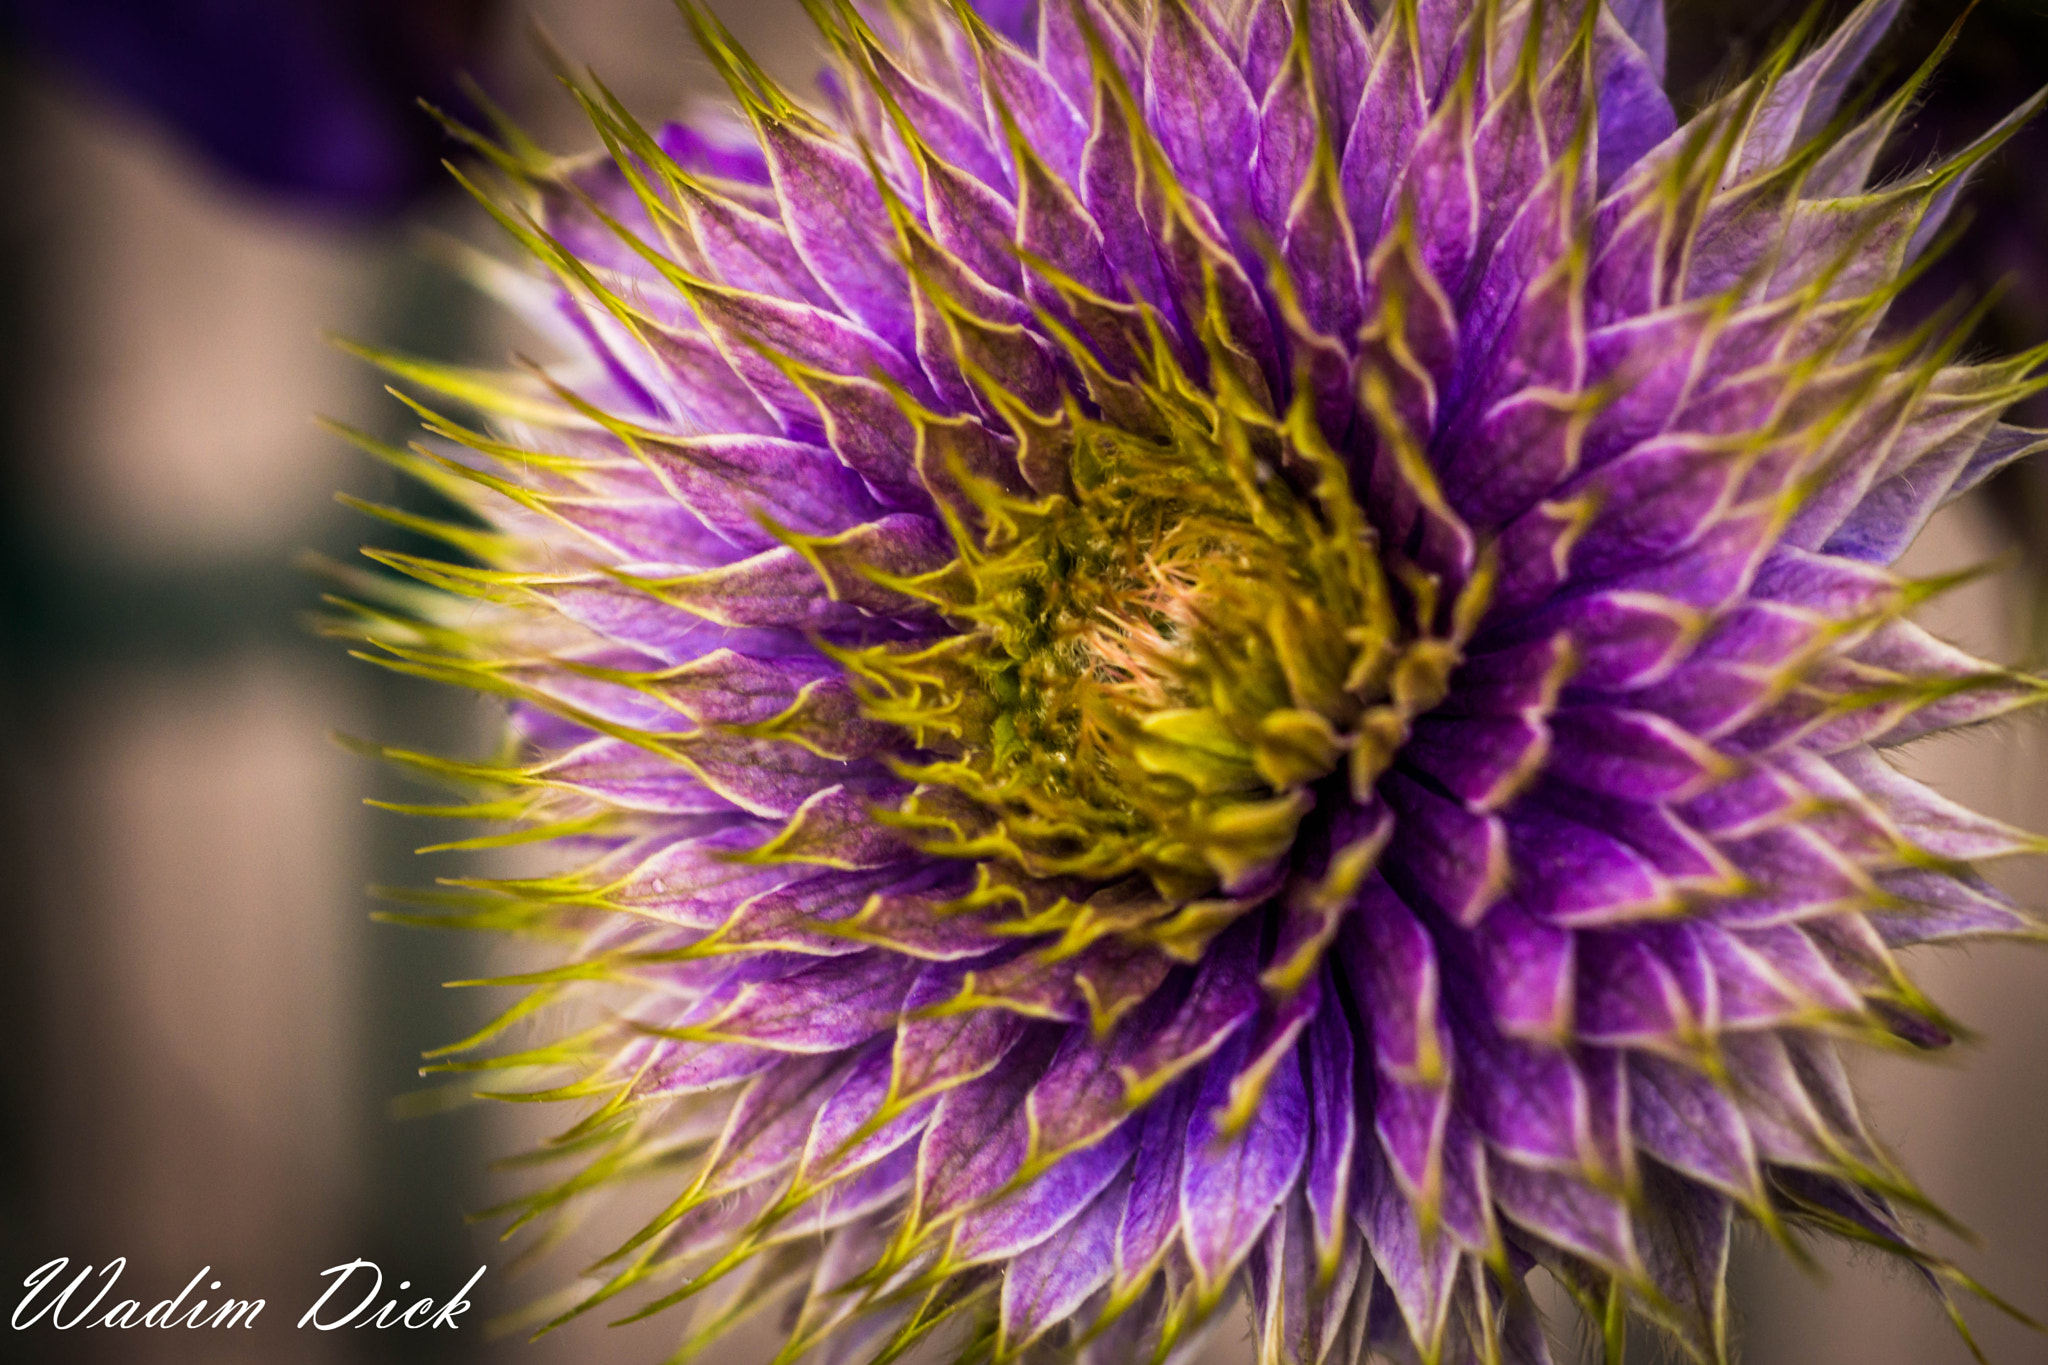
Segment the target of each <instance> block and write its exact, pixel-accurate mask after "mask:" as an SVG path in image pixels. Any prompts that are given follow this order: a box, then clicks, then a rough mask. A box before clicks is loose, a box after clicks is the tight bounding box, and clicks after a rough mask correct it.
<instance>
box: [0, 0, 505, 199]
mask: <svg viewBox="0 0 2048 1365" xmlns="http://www.w3.org/2000/svg"><path fill="white" fill-rule="evenodd" d="M495 8H496V4H495V0H286V2H283V3H281V2H280V0H0V31H5V32H6V34H7V36H9V37H19V38H20V39H22V40H24V41H25V42H26V43H27V44H29V45H30V46H31V47H33V48H36V49H39V50H40V51H41V52H42V53H43V54H44V55H46V56H48V57H50V58H53V59H55V60H56V61H57V62H58V63H60V64H61V65H64V66H67V67H69V68H71V69H72V70H73V71H75V72H76V73H77V74H79V75H82V76H84V77H85V78H87V79H88V80H90V81H92V82H93V83H95V84H96V85H98V86H100V87H101V88H102V89H103V90H105V91H107V92H108V93H110V94H112V95H115V96H117V97H118V98H120V99H122V100H124V101H127V102H128V103H131V104H133V105H135V106H136V107H138V108H140V109H142V110H145V111H147V112H148V113H150V114H152V115H154V116H155V117H157V118H159V119H161V120H162V121H163V122H164V123H166V124H168V125H169V126H171V127H172V128H174V129H175V130H176V131H177V132H178V133H180V134H181V135H182V136H183V137H185V138H186V139H187V140H188V141H190V142H191V143H192V144H193V145H194V146H195V147H196V148H197V149H199V150H201V151H203V152H205V153H206V154H207V156H208V157H209V158H210V159H211V160H212V161H213V163H214V164H215V166H216V167H217V168H218V169H222V170H225V171H228V172H230V173H232V174H233V175H234V176H235V177H236V178H237V179H239V180H241V181H243V182H244V183H246V184H247V185H249V186H250V187H252V188H255V189H259V190H262V191H264V192H266V193H269V194H273V195H277V196H279V197H280V198H284V199H287V200H290V201H293V202H296V203H298V204H301V205H303V206H305V207H308V208H314V209H321V210H325V211H328V212H341V213H350V214H384V213H391V212H394V211H396V210H398V209H400V208H403V207H404V206H405V205H406V204H407V203H408V202H409V201H411V200H412V199H413V198H414V197H415V196H416V195H417V194H418V193H419V191H420V190H421V189H422V188H424V187H425V186H426V185H428V184H431V183H433V182H434V180H435V177H436V173H437V171H438V169H439V160H440V157H441V156H442V155H443V154H444V152H445V151H446V148H445V146H444V145H443V143H442V139H441V138H440V136H439V130H437V129H436V128H435V127H434V125H433V122H432V121H431V120H429V119H427V118H424V117H421V116H420V114H419V111H418V110H417V108H416V107H415V106H414V101H415V100H416V99H418V98H419V97H421V96H422V95H426V96H431V97H432V98H433V99H435V100H437V101H439V102H441V103H449V102H456V103H466V101H464V100H463V97H462V95H461V93H460V91H459V90H458V89H457V88H456V83H455V80H454V76H455V73H456V71H457V69H458V68H460V67H461V66H462V65H463V64H464V63H467V62H474V61H475V60H477V59H478V58H479V57H480V56H481V55H482V51H481V49H482V39H483V38H484V36H485V29H486V27H487V21H488V20H489V19H490V18H491V16H492V11H493V10H494V9H495Z"/></svg>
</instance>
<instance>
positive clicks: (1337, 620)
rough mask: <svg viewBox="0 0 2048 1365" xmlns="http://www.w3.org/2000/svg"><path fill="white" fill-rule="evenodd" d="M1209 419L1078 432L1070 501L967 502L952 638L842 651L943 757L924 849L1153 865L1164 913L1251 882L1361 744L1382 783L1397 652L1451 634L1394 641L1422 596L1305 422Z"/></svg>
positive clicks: (938, 594)
mask: <svg viewBox="0 0 2048 1365" xmlns="http://www.w3.org/2000/svg"><path fill="white" fill-rule="evenodd" d="M1199 416H1200V417H1201V418H1202V419H1203V420H1201V421H1192V420H1191V421H1187V422H1184V423H1176V424H1175V427H1174V429H1172V430H1170V431H1168V432H1166V433H1164V434H1163V435H1161V436H1159V437H1141V436H1137V435H1133V434H1132V433H1130V432H1128V431H1122V430H1118V429H1116V428H1112V427H1108V426H1104V425H1102V424H1099V423H1090V422H1085V421H1083V422H1077V423H1076V424H1075V426H1074V435H1073V440H1072V442H1071V445H1070V447H1069V449H1068V451H1067V452H1066V453H1067V484H1068V487H1067V489H1066V491H1063V492H1060V493H1056V494H1053V495H1051V496H1048V497H1044V498H1042V499H1038V500H1035V501H1029V500H1023V499H1019V498H1015V497H1011V496H1007V495H1003V494H1000V493H996V492H993V491H990V490H987V489H978V490H976V492H975V494H974V505H975V510H976V513H977V517H978V520H979V523H980V525H979V527H978V528H977V530H976V532H975V533H974V534H972V535H963V536H962V537H961V544H962V549H961V555H960V558H959V559H958V560H957V561H956V562H954V563H953V564H952V565H950V566H948V567H947V568H946V569H944V570H942V571H940V572H939V573H937V574H934V575H931V576H930V577H929V578H928V579H925V580H922V581H921V582H920V585H919V586H920V590H921V591H923V592H924V593H925V594H926V595H928V596H930V597H931V598H932V599H933V600H935V601H937V602H939V603H940V604H941V606H942V609H943V610H944V611H945V612H946V613H947V615H948V616H949V618H950V619H952V620H953V621H954V622H955V623H956V624H957V625H958V626H959V627H960V633H959V634H958V635H956V636H954V637H952V638H949V639H947V640H945V641H942V642H940V643H939V644H936V645H932V646H927V647H921V648H914V649H906V648H901V647H885V648H881V649H875V650H867V651H861V652H859V653H858V654H856V655H854V656H852V657H851V658H850V660H849V662H850V664H851V666H852V671H853V674H854V676H855V677H856V679H857V681H858V683H859V685H860V687H861V689H862V693H863V698H864V701H865V703H866V705H867V707H868V709H869V710H870V712H871V713H872V714H874V715H875V716H876V717H877V718H878V719H883V720H887V721H889V722H892V723H894V724H897V725H900V726H903V727H905V728H906V729H908V730H909V731H911V732H912V734H913V735H914V736H915V737H916V739H917V742H918V743H919V744H920V745H921V746H923V747H924V748H926V749H927V750H929V751H930V752H932V753H934V754H936V755H938V757H937V758H936V760H935V761H932V762H928V763H922V764H918V765H916V766H914V767H911V768H909V769H908V770H907V771H908V772H909V775H911V776H913V777H915V778H916V779H918V780H919V781H920V782H921V783H922V784H924V787H923V789H922V791H921V793H920V795H919V797H917V798H914V799H913V801H912V802H911V803H910V805H909V806H908V807H907V808H906V809H907V811H908V812H909V813H910V816H909V818H910V819H911V820H912V821H913V822H917V821H920V820H921V821H923V822H924V826H925V837H926V840H927V843H928V846H929V847H931V848H933V849H934V851H939V852H946V853H952V854H956V855H958V856H963V857H974V858H981V859H985V860H995V861H1000V862H1005V863H1008V864H1011V865H1013V866H1015V867H1016V868H1018V869H1020V870H1022V871H1023V872H1025V873H1026V874H1028V875H1030V876H1033V877H1055V878H1056V877H1078V878H1082V879H1085V880H1087V881H1089V882H1094V883H1107V882H1114V881H1117V880H1119V879H1123V878H1127V877H1130V876H1131V875H1133V874H1143V875H1144V876H1145V877H1147V878H1149V879H1150V881H1151V883H1152V886H1153V888H1154V889H1155V890H1156V891H1157V893H1158V894H1159V895H1160V896H1162V897H1164V898H1166V899H1167V900H1169V901H1174V902H1183V901H1186V900H1189V899H1191V898H1194V897H1198V896H1203V895H1208V894H1211V893H1213V892H1215V891H1217V890H1218V889H1219V888H1220V889H1221V891H1222V892H1224V893H1225V894H1226V895H1229V894H1235V893H1238V892H1242V891H1250V890H1252V889H1254V888H1255V887H1256V885H1257V884H1258V883H1259V882H1260V881H1261V879H1262V876H1263V874H1264V873H1265V872H1267V871H1268V870H1269V869H1271V868H1273V867H1274V866H1275V865H1276V864H1277V863H1278V862H1279V861H1280V860H1281V859H1282V858H1283V857H1284V856H1285V854H1286V852H1287V850H1288V849H1289V848H1290V846H1291V845H1292V843H1293V841H1294V839H1295V837H1296V833H1297V830H1298V827H1299V826H1300V823H1301V821H1302V819H1303V817H1304V816H1305V815H1306V814H1307V813H1308V812H1309V811H1310V810H1311V809H1312V808H1313V807H1314V805H1315V798H1314V796H1313V794H1312V792H1311V791H1310V788H1311V787H1312V786H1313V785H1314V784H1315V783H1317V782H1319V781H1321V780H1323V779H1325V778H1327V777H1329V776H1330V775H1331V774H1333V773H1335V772H1336V771H1337V770H1338V769H1339V768H1340V767H1341V766H1342V765H1343V764H1344V763H1345V762H1346V760H1347V758H1348V759H1349V760H1350V762H1351V764H1352V768H1353V783H1354V785H1355V786H1358V785H1362V786H1363V787H1364V788H1366V789H1369V788H1370V784H1371V781H1372V779H1373V778H1374V777H1376V776H1377V775H1378V772H1379V771H1380V769H1381V768H1382V767H1383V766H1384V762H1385V757H1386V755H1387V754H1389V753H1390V752H1391V751H1392V749H1393V748H1394V747H1397V746H1398V744H1399V742H1400V739H1401V738H1403V737H1404V736H1405V719H1404V717H1405V715H1406V714H1410V713H1412V710H1413V708H1412V707H1409V706H1400V707H1395V706H1393V705H1392V704H1391V702H1390V698H1391V696H1392V693H1393V692H1394V691H1396V690H1402V691H1413V690H1414V688H1413V686H1412V680H1411V683H1410V685H1406V686H1403V685H1401V684H1400V680H1399V675H1400V674H1401V673H1402V672H1403V671H1404V660H1407V661H1408V663H1409V665H1411V666H1410V667H1408V668H1407V669H1406V671H1407V672H1411V673H1412V672H1413V668H1412V665H1413V664H1414V663H1415V662H1417V661H1419V660H1421V659H1423V658H1424V656H1427V655H1429V653H1430V650H1429V647H1431V646H1441V645H1442V642H1440V641H1429V640H1424V641H1409V640H1405V639H1404V635H1407V634H1409V633H1410V632H1406V631H1404V628H1403V620H1404V618H1410V619H1412V618H1413V616H1414V613H1415V602H1414V598H1415V595H1416V593H1417V591H1420V592H1421V593H1422V594H1423V595H1425V596H1427V595H1428V594H1429V592H1430V585H1429V584H1427V582H1426V581H1422V580H1420V579H1419V578H1417V577H1415V576H1414V575H1412V574H1410V575H1407V576H1406V577H1405V578H1403V579H1401V580H1400V581H1401V583H1402V586H1401V588H1400V590H1399V592H1398V593H1397V592H1396V591H1390V582H1389V575H1388V571H1387V568H1386V566H1384V565H1383V564H1382V559H1381V554H1380V550H1379V546H1378V541H1377V538H1376V537H1375V535H1374V534H1373V531H1372V529H1371V527H1370V526H1369V525H1368V524H1367V523H1366V521H1365V518H1364V516H1363V514H1362V512H1361V511H1360V510H1359V507H1358V505H1357V503H1356V501H1355V500H1354V498H1353V496H1352V494H1351V490H1350V486H1349V482H1348V479H1347V477H1346V475H1345V472H1344V470H1343V468H1342V466H1341V465H1340V464H1339V463H1338V461H1337V459H1336V457H1335V456H1334V455H1333V454H1332V453H1331V452H1330V451H1329V450H1328V449H1327V447H1325V446H1324V445H1323V443H1322V441H1321V438H1320V436H1319V434H1318V433H1316V432H1315V430H1314V428H1313V425H1312V423H1311V422H1310V421H1309V419H1307V417H1306V415H1305V414H1302V415H1299V416H1298V418H1297V420H1292V421H1289V422H1287V423H1285V424H1275V423H1273V422H1271V420H1270V419H1265V420H1258V419H1247V418H1244V417H1240V416H1238V415H1235V414H1233V413H1231V412H1230V411H1229V410H1227V409H1219V408H1216V407H1209V408H1207V409H1206V410H1205V411H1202V412H1200V414H1199ZM1432 614H1433V608H1432V609H1430V610H1427V611H1425V612H1423V614H1422V615H1423V619H1427V617H1428V616H1429V615H1432ZM1418 647H1420V648H1421V654H1418V653H1417V650H1418ZM1439 652H1440V651H1439ZM1429 671H1432V672H1435V673H1438V674H1440V675H1441V674H1444V673H1447V664H1446V665H1445V666H1443V667H1439V668H1435V669H1431V670H1429ZM1424 690H1433V689H1430V688H1428V687H1425V688H1424ZM1432 700H1433V698H1432ZM959 798H965V800H964V801H963V800H961V799H959Z"/></svg>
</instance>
